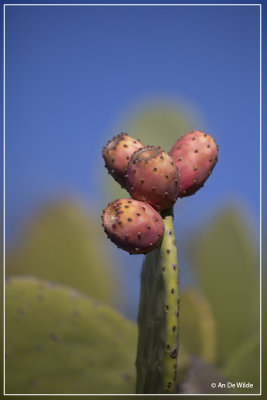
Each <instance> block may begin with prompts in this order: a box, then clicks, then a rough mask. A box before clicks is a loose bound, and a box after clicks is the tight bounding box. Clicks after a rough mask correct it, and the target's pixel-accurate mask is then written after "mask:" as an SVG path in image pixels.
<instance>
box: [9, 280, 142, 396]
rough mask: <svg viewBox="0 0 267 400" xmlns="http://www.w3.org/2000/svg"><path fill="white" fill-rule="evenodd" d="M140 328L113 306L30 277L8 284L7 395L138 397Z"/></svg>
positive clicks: (11, 281)
mask: <svg viewBox="0 0 267 400" xmlns="http://www.w3.org/2000/svg"><path fill="white" fill-rule="evenodd" d="M136 342H137V330H136V326H135V325H134V324H133V323H131V322H129V321H127V320H125V319H124V318H123V317H122V316H121V315H120V314H119V313H117V312H115V311H114V310H112V309H111V308H110V307H108V306H105V305H103V304H101V303H98V302H96V301H93V300H91V299H89V298H88V297H87V296H84V295H81V294H80V293H79V292H77V291H74V290H70V289H68V288H66V287H64V286H60V285H55V284H50V283H48V282H46V281H42V280H39V279H37V278H31V277H12V278H9V279H8V282H7V284H6V392H7V393H8V394H24V393H29V394H31V393H32V394H37V393H43V394H44V393H51V394H56V393H68V394H78V393H83V394H92V393H134V387H135V369H134V361H135V352H136Z"/></svg>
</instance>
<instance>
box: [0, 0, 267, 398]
mask: <svg viewBox="0 0 267 400" xmlns="http://www.w3.org/2000/svg"><path fill="white" fill-rule="evenodd" d="M18 6H19V7H21V6H31V7H34V6H50V7H53V6H58V7H59V6H85V7H86V6H87V7H88V6H97V7H104V6H110V7H113V6H120V7H123V6H139V7H140V6H171V7H177V6H184V7H190V6H198V7H203V6H207V7H214V6H228V7H231V6H235V7H237V6H247V7H249V6H250V7H259V8H260V93H259V94H260V310H259V311H260V393H243V394H240V393H236V394H235V393H229V394H226V393H204V394H203V393H199V394H190V393H188V394H165V395H164V396H261V395H262V4H261V3H257V4H227V3H226V4H197V3H190V4H149V3H148V4H139V3H136V4H131V3H129V4H127V3H126V4H104V3H103V4H27V3H25V4H22V3H21V4H6V3H5V4H3V311H4V312H3V395H4V396H163V395H162V394H133V393H125V394H106V393H102V394H100V393H84V394H77V393H68V394H65V393H63V394H58V393H49V394H44V393H34V394H28V393H19V394H18V393H5V231H6V230H5V226H6V221H5V133H6V132H5V128H6V120H5V111H6V107H5V98H6V97H5V95H6V93H5V89H6V87H5V77H6V65H5V49H6V47H5V8H6V7H18Z"/></svg>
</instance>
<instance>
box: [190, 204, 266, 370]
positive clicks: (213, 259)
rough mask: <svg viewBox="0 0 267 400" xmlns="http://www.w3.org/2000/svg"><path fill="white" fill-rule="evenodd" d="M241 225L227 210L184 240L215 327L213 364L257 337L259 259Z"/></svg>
mask: <svg viewBox="0 0 267 400" xmlns="http://www.w3.org/2000/svg"><path fill="white" fill-rule="evenodd" d="M245 221H246V218H245V216H244V215H242V214H240V211H237V209H235V208H229V209H227V210H225V211H224V212H222V213H221V214H219V215H218V216H217V218H215V219H213V221H212V222H211V223H210V224H208V225H206V226H203V227H202V229H201V231H200V232H199V236H196V237H195V238H192V237H191V238H190V244H189V254H190V255H191V256H192V263H193V265H194V271H195V272H196V275H197V277H198V279H199V283H200V286H201V289H202V291H203V293H204V295H205V297H206V298H207V300H208V302H209V304H210V305H211V307H212V312H213V315H214V319H215V323H216V331H217V339H218V340H217V344H218V347H217V363H218V365H223V364H225V363H228V362H229V360H230V358H231V357H232V355H233V353H234V352H236V350H237V348H238V347H239V345H240V343H242V342H243V341H244V340H246V339H247V338H249V337H250V336H251V335H252V334H253V333H255V332H258V334H259V315H260V314H259V310H260V308H259V299H260V297H259V291H260V280H259V258H258V256H257V247H256V244H255V241H254V238H253V236H252V234H251V232H250V230H249V225H248V224H247V223H246V222H245Z"/></svg>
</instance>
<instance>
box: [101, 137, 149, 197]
mask: <svg viewBox="0 0 267 400" xmlns="http://www.w3.org/2000/svg"><path fill="white" fill-rule="evenodd" d="M143 147H145V146H144V144H143V143H141V142H140V141H139V140H137V139H133V138H132V137H131V136H129V135H128V134H127V133H120V134H119V135H117V136H114V137H113V139H112V140H110V141H109V142H108V143H107V145H106V146H105V147H104V148H103V150H102V155H103V157H104V160H105V167H106V168H107V170H108V173H109V174H111V175H112V176H113V178H114V179H115V180H116V181H117V182H118V183H119V184H120V185H121V186H122V187H123V188H125V189H126V178H125V175H126V171H127V166H128V162H129V160H130V158H131V155H132V154H133V153H134V152H135V151H136V150H138V149H140V148H143Z"/></svg>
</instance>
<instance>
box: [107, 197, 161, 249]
mask: <svg viewBox="0 0 267 400" xmlns="http://www.w3.org/2000/svg"><path fill="white" fill-rule="evenodd" d="M102 222H103V227H104V229H105V232H106V234H107V235H108V237H109V238H110V239H111V240H112V241H113V242H114V243H115V244H116V245H117V246H118V247H119V248H121V249H123V250H125V251H128V252H129V253H130V254H145V253H147V252H149V251H151V250H152V249H154V248H155V247H157V246H158V245H159V244H160V242H161V240H162V236H163V232H164V225H163V221H162V218H161V216H160V214H159V213H157V211H156V210H154V208H152V207H151V206H150V205H149V204H146V205H144V203H142V202H141V201H137V200H130V199H121V200H116V201H113V202H112V203H110V204H109V205H108V206H107V207H106V208H105V210H104V211H103V215H102Z"/></svg>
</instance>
